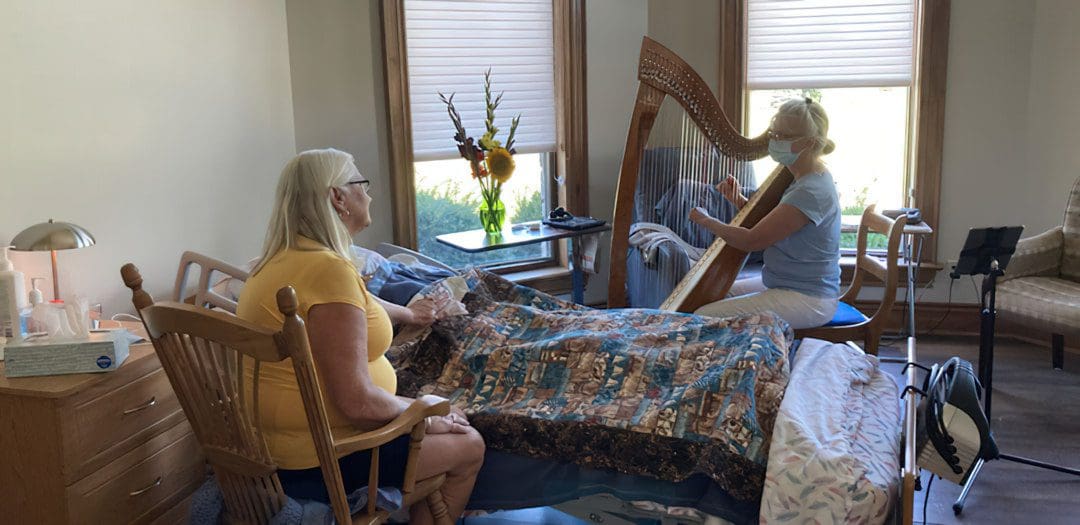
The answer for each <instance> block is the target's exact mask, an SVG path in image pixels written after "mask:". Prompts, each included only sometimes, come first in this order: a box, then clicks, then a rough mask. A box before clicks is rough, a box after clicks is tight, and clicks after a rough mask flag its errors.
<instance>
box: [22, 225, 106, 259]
mask: <svg viewBox="0 0 1080 525" xmlns="http://www.w3.org/2000/svg"><path fill="white" fill-rule="evenodd" d="M93 245H94V236H93V235H90V232H88V231H86V230H85V229H83V227H82V226H79V225H77V224H71V223H70V222H54V221H53V220H52V219H49V222H42V223H38V224H35V225H33V226H31V227H29V228H27V229H25V230H23V231H21V232H19V234H18V235H16V236H15V238H14V239H12V240H11V247H12V248H13V249H15V250H19V251H24V252H44V251H51V250H71V249H74V248H86V247H87V246H93Z"/></svg>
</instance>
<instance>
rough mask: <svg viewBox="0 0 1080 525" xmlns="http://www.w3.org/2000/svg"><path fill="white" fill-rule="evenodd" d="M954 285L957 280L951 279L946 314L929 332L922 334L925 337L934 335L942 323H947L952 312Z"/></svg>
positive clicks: (946, 300) (946, 301)
mask: <svg viewBox="0 0 1080 525" xmlns="http://www.w3.org/2000/svg"><path fill="white" fill-rule="evenodd" d="M954 284H956V279H955V278H950V279H949V292H948V294H947V298H946V299H945V313H944V314H942V315H941V319H938V320H937V322H936V323H934V326H932V327H930V329H929V330H927V331H926V332H924V333H923V334H922V335H923V336H928V335H930V334H932V333H934V330H937V328H938V327H939V326H941V323H944V322H945V318H947V317H949V313H950V312H952V291H953V285H954Z"/></svg>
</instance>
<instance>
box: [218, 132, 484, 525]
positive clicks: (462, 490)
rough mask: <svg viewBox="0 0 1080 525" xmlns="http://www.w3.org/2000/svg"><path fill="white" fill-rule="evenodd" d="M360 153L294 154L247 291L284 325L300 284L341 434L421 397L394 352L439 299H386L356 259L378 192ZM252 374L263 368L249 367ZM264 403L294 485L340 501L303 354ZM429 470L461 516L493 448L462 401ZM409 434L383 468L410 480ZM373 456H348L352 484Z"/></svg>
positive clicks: (389, 476)
mask: <svg viewBox="0 0 1080 525" xmlns="http://www.w3.org/2000/svg"><path fill="white" fill-rule="evenodd" d="M369 184H370V182H369V181H367V180H366V179H365V178H364V177H363V176H361V175H360V173H359V171H358V170H357V169H356V166H355V165H354V164H353V159H352V156H351V155H349V154H347V153H344V152H341V151H337V150H333V149H326V150H312V151H305V152H303V153H301V154H299V155H297V156H296V157H295V158H293V159H292V160H291V161H289V163H288V164H287V165H286V166H285V169H284V170H283V171H282V173H281V178H280V180H279V182H278V187H277V192H276V196H275V204H274V211H273V215H272V217H271V220H270V225H269V228H268V231H267V236H266V242H265V245H264V248H263V254H262V258H261V259H260V262H259V264H258V265H257V266H256V267H255V268H254V269H253V270H252V275H251V277H250V278H249V279H248V281H247V283H246V284H245V285H244V289H243V292H242V293H241V294H240V300H239V305H238V308H237V312H236V313H237V316H239V317H240V318H241V319H245V320H247V321H251V322H254V323H256V324H260V325H263V326H266V327H268V328H280V327H281V324H282V321H283V319H282V317H281V314H280V313H278V310H277V306H276V305H277V302H276V294H277V290H278V289H280V288H281V287H283V286H286V285H291V286H292V287H293V288H294V289H295V290H296V295H297V298H298V300H299V314H300V316H301V317H302V318H303V319H304V321H305V322H306V324H307V331H308V338H309V339H310V342H311V354H312V357H313V358H314V360H315V366H316V368H317V371H318V376H319V383H320V385H321V387H322V390H323V396H324V399H325V400H326V401H327V412H328V413H327V416H328V417H329V419H330V425H331V427H332V429H333V432H334V435H335V436H348V435H350V434H359V433H362V432H364V431H366V430H371V429H373V428H378V427H380V426H382V425H384V424H386V423H387V422H389V421H390V420H392V419H393V418H395V417H397V416H398V415H399V414H401V412H403V411H404V410H405V408H406V407H408V405H409V403H411V402H412V400H410V399H407V398H402V397H397V396H395V395H394V394H395V391H396V389H397V377H396V376H395V373H394V369H393V367H392V366H391V365H390V362H389V361H387V359H386V357H385V356H383V354H384V353H385V352H386V350H387V348H388V347H389V346H390V340H391V339H392V337H393V327H392V324H393V323H411V324H426V323H430V322H431V321H432V320H433V315H432V307H431V305H430V304H427V303H420V304H419V305H418V306H417V305H414V306H413V307H411V308H403V307H401V306H397V305H392V304H389V303H383V302H381V301H380V300H379V299H377V298H376V297H374V296H373V295H371V294H370V293H369V292H368V291H367V289H366V287H365V286H364V282H363V280H362V279H361V278H360V275H359V273H358V272H357V271H356V268H355V267H354V266H353V264H352V262H351V259H350V257H351V255H350V249H349V246H350V244H351V242H352V240H351V239H352V236H353V235H355V234H356V233H357V232H359V231H361V230H363V229H364V228H366V227H367V226H369V225H370V224H371V215H370V211H369V205H370V203H371V197H370V196H369V195H368V193H367V186H368V185H369ZM247 373H248V374H250V373H251V370H248V371H247ZM259 377H260V389H259V414H257V417H259V418H261V421H262V424H263V432H264V437H265V439H266V442H267V446H268V447H269V449H270V453H271V455H272V456H273V458H274V460H275V461H276V462H277V464H278V467H279V470H278V475H279V477H280V478H281V482H282V485H283V488H284V489H285V493H286V494H288V495H289V496H291V497H294V498H304V499H316V500H323V501H328V500H329V498H328V496H327V494H326V488H325V485H324V483H323V480H322V474H321V471H320V469H319V461H318V458H317V456H316V453H315V446H314V443H313V442H312V441H311V436H310V433H309V430H308V425H307V419H306V417H305V415H304V407H303V402H302V401H301V399H300V394H299V388H298V386H297V383H296V377H295V375H294V373H293V370H292V366H291V364H285V363H275V364H263V366H262V367H261V369H260V372H259ZM428 423H429V424H428V435H427V436H426V437H425V438H424V443H423V447H422V448H421V451H420V459H419V470H418V472H417V477H418V479H423V478H427V477H430V476H435V475H439V474H443V473H445V474H446V475H447V479H446V485H445V486H444V488H443V496H444V498H445V500H446V504H447V507H448V508H449V510H450V513H451V516H460V515H461V513H462V511H463V510H464V508H465V504H466V503H467V502H468V499H469V494H470V493H471V492H472V487H473V484H474V483H475V481H476V474H477V473H478V472H479V470H480V465H481V463H482V462H483V458H484V442H483V439H482V438H481V437H480V434H479V433H478V432H476V430H474V429H473V428H472V427H471V426H469V423H468V420H466V419H465V415H464V414H462V413H461V412H460V411H458V410H456V409H455V410H454V411H453V412H452V413H451V414H450V415H448V416H446V417H439V418H432V420H430V421H429V422H428ZM407 454H408V435H406V436H403V437H402V438H399V439H398V440H395V441H394V442H391V443H388V444H387V445H384V446H383V447H381V449H380V461H379V467H380V469H379V472H380V474H379V480H380V484H382V485H400V483H401V481H402V479H401V477H402V475H403V473H404V472H403V471H404V464H405V459H406V456H407ZM370 461H371V457H370V454H369V453H368V452H358V453H355V454H350V455H348V456H344V457H342V458H340V459H339V463H340V465H341V472H342V477H343V478H344V481H345V490H346V492H347V493H351V492H352V491H354V490H356V489H358V488H360V487H362V486H364V485H367V480H368V469H369V467H370ZM410 516H411V521H412V522H413V523H430V522H431V521H432V519H431V515H430V512H429V511H428V509H427V506H426V505H416V506H414V507H413V508H412V509H411V510H410Z"/></svg>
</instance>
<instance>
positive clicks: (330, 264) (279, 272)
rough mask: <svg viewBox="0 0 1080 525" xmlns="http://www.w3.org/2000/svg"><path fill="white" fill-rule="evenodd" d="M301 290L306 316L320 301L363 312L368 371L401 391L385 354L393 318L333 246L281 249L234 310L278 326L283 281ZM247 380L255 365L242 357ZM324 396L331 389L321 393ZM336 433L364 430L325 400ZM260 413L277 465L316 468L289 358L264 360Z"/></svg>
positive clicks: (301, 244) (307, 242)
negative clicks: (269, 361)
mask: <svg viewBox="0 0 1080 525" xmlns="http://www.w3.org/2000/svg"><path fill="white" fill-rule="evenodd" d="M287 285H288V286H292V287H293V289H295V290H296V297H297V299H298V302H299V311H298V313H299V314H300V317H301V318H302V319H304V320H305V321H307V314H308V310H309V309H310V308H311V307H312V306H315V305H317V304H329V303H343V304H349V305H353V306H355V307H357V308H360V309H361V310H363V311H364V313H365V314H366V317H367V337H368V340H367V350H368V371H369V372H370V374H371V380H372V381H373V382H374V383H375V385H377V386H379V387H380V388H382V389H384V390H386V391H387V392H390V393H391V394H393V393H395V392H396V391H397V376H396V375H395V374H394V368H393V367H392V366H391V365H390V361H388V360H387V359H386V357H385V356H383V354H384V353H386V350H387V348H389V347H390V341H391V339H393V336H394V334H393V327H392V325H391V324H390V317H389V316H388V315H387V314H386V310H385V309H383V307H382V305H380V304H379V302H378V301H377V300H376V299H375V298H374V297H373V296H372V295H371V294H370V293H369V292H368V291H367V288H366V287H365V286H364V281H363V280H362V279H361V278H360V274H359V273H358V272H357V271H356V268H355V267H354V266H353V265H352V264H351V263H350V262H348V261H345V260H343V259H342V258H341V257H339V256H338V255H337V254H336V253H334V252H333V251H332V250H330V249H328V248H326V247H325V246H323V245H322V244H320V243H318V242H315V241H313V240H311V239H307V238H304V237H299V238H298V242H297V244H296V246H295V247H294V248H290V249H287V250H282V251H281V252H278V253H277V254H276V255H274V256H273V257H271V258H270V261H269V262H268V263H266V265H265V266H263V267H262V269H261V270H259V273H257V274H255V275H253V276H252V277H251V278H250V279H248V281H247V283H245V284H244V289H243V291H242V292H241V293H240V299H239V301H238V306H237V309H236V315H237V317H239V318H241V319H243V320H245V321H249V322H252V323H255V324H258V325H261V326H264V327H266V328H270V329H274V330H280V329H281V326H282V322H283V320H284V319H283V317H282V315H281V313H280V312H278V308H277V292H278V290H279V289H281V287H283V286H287ZM245 364H246V366H245V374H246V375H247V379H248V381H247V384H248V385H250V384H251V383H250V379H251V377H252V369H253V363H252V362H251V360H250V359H248V360H245ZM323 397H324V399H328V398H327V397H326V391H325V390H324V391H323ZM326 411H327V416H328V417H329V420H330V427H331V429H332V430H333V433H334V437H335V438H340V437H347V436H350V435H354V434H359V433H361V432H362V430H361V429H358V428H356V427H353V426H352V425H351V424H350V423H349V421H348V420H347V419H346V418H345V416H344V415H342V414H341V412H340V411H339V410H338V409H337V407H336V406H334V404H333V403H331V402H329V401H328V402H327V403H326ZM259 412H260V413H259V414H258V415H257V416H258V417H259V418H260V421H261V422H262V430H263V436H264V437H265V439H266V444H267V446H268V447H269V448H270V455H271V456H272V457H273V458H274V461H275V462H277V464H278V466H279V467H280V468H284V469H290V470H296V469H306V468H312V467H317V466H318V465H319V459H318V457H317V456H316V454H315V444H314V442H312V440H311V433H310V431H309V428H308V423H307V418H306V416H305V415H304V405H303V401H302V400H301V398H300V388H299V386H298V385H297V383H296V375H295V373H294V372H293V368H292V362H291V361H288V360H286V361H283V362H280V363H263V364H262V366H261V367H260V370H259Z"/></svg>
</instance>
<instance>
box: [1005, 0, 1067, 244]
mask: <svg viewBox="0 0 1080 525" xmlns="http://www.w3.org/2000/svg"><path fill="white" fill-rule="evenodd" d="M1078 7H1080V6H1078V5H1077V3H1076V2H1075V1H1073V0H1039V2H1038V3H1037V4H1036V7H1035V23H1034V28H1033V30H1032V33H1033V35H1034V39H1033V42H1032V49H1031V83H1030V84H1029V90H1030V93H1029V101H1030V102H1029V104H1028V126H1027V133H1028V143H1027V150H1028V154H1027V160H1028V162H1027V166H1025V169H1023V170H1021V171H1019V172H1018V174H1017V178H1019V179H1020V180H1022V181H1028V182H1033V184H1029V185H1028V187H1027V189H1026V191H1025V192H1024V194H1023V196H1024V198H1023V199H1022V200H1019V201H1018V202H1017V203H1016V204H1017V206H1020V207H1023V208H1025V209H1027V210H1030V215H1028V216H1027V217H1026V220H1027V223H1026V224H1027V230H1026V231H1027V232H1028V233H1030V234H1034V233H1037V232H1041V231H1043V230H1045V229H1047V228H1049V227H1051V226H1056V225H1059V224H1061V219H1062V215H1063V213H1064V210H1065V198H1066V196H1067V193H1068V191H1069V188H1071V187H1072V185H1073V183H1074V182H1075V181H1076V178H1077V177H1078V176H1080V153H1078V147H1080V96H1078V95H1077V86H1080V58H1078V57H1080V33H1078V30H1080V9H1078Z"/></svg>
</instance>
